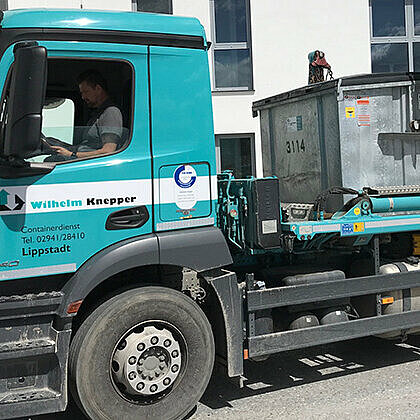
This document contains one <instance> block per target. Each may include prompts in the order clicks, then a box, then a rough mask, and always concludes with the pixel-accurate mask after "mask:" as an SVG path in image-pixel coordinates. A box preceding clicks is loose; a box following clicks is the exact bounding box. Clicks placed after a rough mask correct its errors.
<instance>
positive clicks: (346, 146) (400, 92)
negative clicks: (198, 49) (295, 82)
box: [253, 73, 420, 206]
mask: <svg viewBox="0 0 420 420" xmlns="http://www.w3.org/2000/svg"><path fill="white" fill-rule="evenodd" d="M419 84H420V73H388V74H370V75H361V76H352V77H345V78H341V79H336V80H332V81H328V82H323V83H317V84H314V85H310V86H305V87H303V88H300V89H296V90H292V91H289V92H286V93H282V94H280V95H276V96H273V97H270V98H267V99H264V100H260V101H258V102H255V103H254V104H253V113H254V116H257V115H258V114H259V115H260V121H261V137H262V152H263V168H264V176H272V175H275V176H277V177H278V178H279V179H280V183H279V184H280V200H281V201H282V202H286V203H287V202H288V203H311V202H313V201H314V199H315V198H316V196H317V195H318V194H319V193H320V192H321V191H324V190H326V189H328V188H330V187H332V186H344V187H351V188H355V189H360V188H362V187H366V186H371V187H372V186H396V185H415V184H420V160H419V162H417V157H418V155H419V154H420V133H418V134H413V133H409V132H410V131H411V130H410V123H411V122H412V121H413V120H420V109H419V106H420V105H419V104H420V102H419V99H420V98H419V96H420V86H419ZM391 133H392V134H391ZM404 133H406V134H404ZM340 203H342V198H341V197H337V198H335V199H334V201H330V202H329V204H330V205H334V206H336V205H339V204H340Z"/></svg>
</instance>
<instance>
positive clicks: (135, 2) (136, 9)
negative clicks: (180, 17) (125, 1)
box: [131, 0, 174, 15]
mask: <svg viewBox="0 0 420 420" xmlns="http://www.w3.org/2000/svg"><path fill="white" fill-rule="evenodd" d="M167 1H168V2H170V5H169V12H168V13H163V14H167V15H173V14H174V2H173V0H167ZM131 10H132V11H133V12H140V13H162V12H143V11H141V10H139V0H132V2H131Z"/></svg>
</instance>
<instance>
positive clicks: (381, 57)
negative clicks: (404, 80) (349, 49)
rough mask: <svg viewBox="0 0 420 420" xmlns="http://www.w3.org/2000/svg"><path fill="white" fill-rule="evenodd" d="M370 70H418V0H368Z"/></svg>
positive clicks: (419, 20) (383, 71) (419, 31)
mask: <svg viewBox="0 0 420 420" xmlns="http://www.w3.org/2000/svg"><path fill="white" fill-rule="evenodd" d="M369 6H370V17H371V19H370V27H371V53H372V72H373V73H386V72H405V71H420V59H419V58H417V54H418V53H419V52H420V49H419V45H420V0H369Z"/></svg>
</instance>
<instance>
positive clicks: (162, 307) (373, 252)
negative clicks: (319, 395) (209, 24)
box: [0, 9, 420, 420]
mask: <svg viewBox="0 0 420 420" xmlns="http://www.w3.org/2000/svg"><path fill="white" fill-rule="evenodd" d="M0 57H1V58H0V87H1V89H0V90H1V99H0V238H1V241H0V419H9V418H17V417H29V416H31V417H32V416H35V415H39V414H44V413H55V412H60V411H64V410H65V409H66V406H67V402H68V390H69V391H70V392H71V394H72V396H73V399H74V401H75V402H76V404H77V406H78V407H79V409H80V412H81V413H83V414H80V416H83V415H84V416H86V417H87V418H90V419H94V420H96V419H101V420H102V419H108V420H109V419H120V418H124V419H128V420H130V419H132V420H134V419H136V420H138V419H148V420H175V419H183V418H185V416H187V415H188V414H189V413H190V411H191V410H192V409H193V408H194V406H195V404H196V403H197V402H198V401H199V399H200V398H201V396H202V395H203V393H204V391H205V389H206V387H207V384H208V381H209V379H210V376H211V373H212V370H213V366H214V361H215V358H216V354H217V356H218V358H217V360H218V361H220V362H221V364H222V365H223V366H224V367H225V368H226V371H227V374H228V376H229V377H231V378H235V379H238V380H239V383H240V384H241V383H242V379H243V376H242V375H243V373H244V360H246V359H248V358H251V359H253V360H255V361H258V360H261V359H263V358H267V357H268V356H269V355H270V354H273V353H277V352H281V351H287V350H293V349H297V348H304V347H309V346H313V345H321V344H325V343H331V342H333V341H339V340H349V339H352V338H357V337H362V336H366V335H380V336H381V337H387V338H398V337H403V338H404V337H406V336H407V335H409V334H415V333H418V332H419V331H420V327H419V325H420V280H419V274H418V273H419V271H420V262H419V259H418V258H417V257H413V255H412V254H413V244H414V245H415V247H418V243H419V238H420V236H419V234H418V233H416V231H417V230H418V226H419V225H420V187H419V186H404V187H392V188H387V187H386V188H382V189H374V188H365V189H363V190H361V191H358V190H353V189H351V188H347V187H344V186H341V187H333V186H331V187H332V188H330V189H328V190H327V191H324V192H320V194H319V195H318V197H317V199H316V200H315V202H314V203H313V204H312V203H282V202H281V200H282V197H281V195H280V193H279V182H280V181H279V179H278V178H276V177H267V178H262V179H255V178H248V179H235V177H234V174H232V173H231V172H229V171H227V172H224V173H223V174H219V175H216V166H215V143H214V132H213V120H212V102H211V88H210V78H209V67H208V43H207V40H206V37H205V33H204V30H203V27H202V26H201V24H200V23H199V21H198V20H197V19H193V18H184V17H175V16H163V15H162V16H160V15H153V14H141V13H127V12H101V11H88V10H46V9H39V10H37V9H31V10H15V11H8V12H5V13H4V14H3V15H1V16H0ZM86 72H88V73H89V74H91V75H92V74H93V73H92V72H94V73H95V74H96V75H98V73H99V74H100V77H99V76H98V77H96V76H95V77H96V78H95V79H86ZM81 75H85V76H83V77H85V78H83V77H82V76H81ZM86 89H87V90H86ZM86 92H90V94H92V92H94V93H95V95H97V94H98V95H99V93H100V96H94V97H93V98H98V97H101V98H102V99H101V101H97V100H93V99H91V98H92V97H89V96H86V95H87V93H86ZM98 92H99V93H98ZM89 98H90V99H89ZM89 105H90V106H89ZM92 105H94V106H92ZM254 105H255V106H254V111H255V112H256V113H258V112H261V111H262V110H266V109H268V107H269V106H270V100H267V101H265V100H262V101H260V102H259V103H256V104H254ZM109 108H112V113H113V115H114V117H113V118H110V117H109V115H108V116H107V117H105V114H106V113H107V111H108V109H109ZM268 114H269V118H274V117H275V114H274V113H272V112H271V109H270V110H269V111H268ZM268 126H270V127H273V125H270V124H268ZM269 129H270V128H269ZM411 134H412V133H410V135H411ZM413 135H415V134H413ZM91 138H94V139H95V141H96V143H95V144H97V147H93V146H92V143H88V144H89V148H88V149H86V145H87V143H86V139H91ZM110 139H111V140H110ZM308 140H310V139H308ZM108 142H111V143H112V147H107V148H105V146H104V144H106V143H108ZM57 144H58V145H61V149H54V148H53V147H51V145H57ZM101 145H102V146H101ZM108 146H109V145H108ZM310 147H311V144H310V141H308V144H307V146H305V150H306V148H307V149H308V150H309V149H310ZM104 150H106V151H107V152H106V153H105V152H104ZM331 194H350V195H352V196H353V198H352V199H351V200H349V201H348V202H347V203H346V204H345V205H344V206H342V207H341V208H334V209H333V211H332V212H330V211H328V212H327V211H326V202H327V200H328V198H329V196H330V195H331ZM328 210H329V209H328ZM416 243H417V245H416ZM415 247H414V248H415Z"/></svg>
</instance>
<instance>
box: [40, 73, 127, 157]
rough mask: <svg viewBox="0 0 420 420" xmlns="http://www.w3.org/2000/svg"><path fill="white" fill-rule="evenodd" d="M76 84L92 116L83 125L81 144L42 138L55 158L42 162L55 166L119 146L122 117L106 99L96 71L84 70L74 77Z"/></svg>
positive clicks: (115, 148)
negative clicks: (84, 125) (55, 163)
mask: <svg viewBox="0 0 420 420" xmlns="http://www.w3.org/2000/svg"><path fill="white" fill-rule="evenodd" d="M77 83H78V85H79V90H80V94H81V95H82V99H83V100H84V101H85V103H86V105H87V106H88V107H89V108H91V109H92V116H91V118H90V119H89V121H88V122H87V123H86V128H85V129H84V131H83V133H82V140H81V142H80V143H79V144H77V145H75V146H72V145H67V144H66V143H64V142H61V141H60V140H57V139H54V138H51V137H48V138H46V139H45V140H46V142H47V143H48V145H49V146H50V148H51V149H53V150H54V152H55V153H56V154H55V155H52V156H50V157H48V158H47V159H45V161H48V162H59V161H64V160H71V159H77V158H85V157H90V156H96V155H101V154H106V153H112V152H115V150H117V147H118V144H119V143H120V142H121V136H122V130H123V129H122V115H121V111H120V110H119V109H118V108H117V107H116V106H115V105H114V104H113V103H112V101H111V99H110V97H109V94H108V91H107V82H106V80H105V78H104V77H103V76H102V74H101V73H100V72H99V71H97V70H87V71H85V72H83V73H81V74H80V75H79V76H78V77H77Z"/></svg>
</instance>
